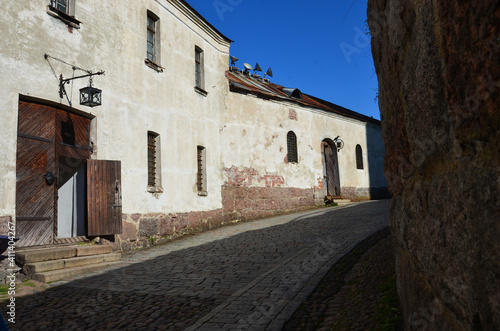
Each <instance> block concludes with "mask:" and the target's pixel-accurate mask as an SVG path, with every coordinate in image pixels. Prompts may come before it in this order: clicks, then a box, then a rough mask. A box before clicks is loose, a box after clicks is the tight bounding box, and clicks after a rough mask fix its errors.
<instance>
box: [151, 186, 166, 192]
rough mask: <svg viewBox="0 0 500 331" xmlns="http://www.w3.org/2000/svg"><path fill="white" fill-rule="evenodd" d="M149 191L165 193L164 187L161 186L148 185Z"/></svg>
mask: <svg viewBox="0 0 500 331" xmlns="http://www.w3.org/2000/svg"><path fill="white" fill-rule="evenodd" d="M148 192H149V193H163V187H161V186H148Z"/></svg>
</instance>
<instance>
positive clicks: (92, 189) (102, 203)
mask: <svg viewBox="0 0 500 331" xmlns="http://www.w3.org/2000/svg"><path fill="white" fill-rule="evenodd" d="M87 215H88V222H87V235H88V236H103V235H112V234H118V233H121V232H122V196H121V162H120V161H105V160H87Z"/></svg>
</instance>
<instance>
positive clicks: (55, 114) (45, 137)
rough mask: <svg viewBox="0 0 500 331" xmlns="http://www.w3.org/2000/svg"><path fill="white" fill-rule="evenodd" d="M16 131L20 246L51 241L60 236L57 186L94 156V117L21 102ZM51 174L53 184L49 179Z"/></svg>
mask: <svg viewBox="0 0 500 331" xmlns="http://www.w3.org/2000/svg"><path fill="white" fill-rule="evenodd" d="M17 132H18V134H17V135H18V137H17V161H16V176H17V181H16V235H17V236H22V237H23V239H22V240H20V241H19V242H18V246H35V245H44V244H51V243H53V241H54V239H55V238H56V237H57V234H58V231H57V226H58V222H57V220H58V217H57V215H58V194H59V192H58V191H59V190H58V189H59V187H60V186H61V185H62V184H63V178H65V177H68V174H69V175H71V171H73V169H72V167H71V165H74V164H75V162H81V160H82V159H83V160H85V159H88V158H90V154H91V148H90V147H89V144H90V134H89V133H90V119H89V118H86V117H83V116H79V115H76V114H74V113H70V112H68V111H64V110H61V109H57V108H54V107H50V106H47V105H42V104H37V103H30V102H25V101H20V102H19V109H18V130H17ZM73 168H74V167H73ZM49 172H50V173H51V174H52V175H53V179H54V180H53V181H52V182H48V181H47V180H46V176H47V174H48V173H49ZM69 208H71V207H69ZM69 221H71V220H69Z"/></svg>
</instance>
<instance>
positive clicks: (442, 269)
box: [368, 0, 500, 330]
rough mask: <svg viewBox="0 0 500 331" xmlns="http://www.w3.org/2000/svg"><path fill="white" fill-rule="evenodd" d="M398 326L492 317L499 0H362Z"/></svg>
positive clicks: (499, 116) (498, 265)
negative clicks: (387, 197) (386, 191)
mask: <svg viewBox="0 0 500 331" xmlns="http://www.w3.org/2000/svg"><path fill="white" fill-rule="evenodd" d="M368 24H369V26H370V31H371V35H372V52H373V59H374V63H375V68H376V71H377V75H378V79H379V105H380V111H381V119H382V128H383V139H384V144H385V147H386V154H385V155H386V157H385V173H386V178H387V180H388V184H389V188H390V190H391V192H392V194H393V198H392V200H391V205H390V227H391V232H392V234H393V236H394V240H395V251H396V258H397V261H396V266H397V267H396V268H397V274H398V289H399V295H400V298H401V303H402V306H403V315H404V324H405V325H404V329H405V330H496V329H498V326H499V325H500V278H499V277H500V276H499V275H500V262H499V261H500V240H499V239H498V238H499V237H500V226H499V224H500V223H499V220H500V130H499V128H500V112H499V109H500V61H499V54H500V39H499V38H498V36H499V27H500V6H499V4H498V1H452V0H428V1H403V0H369V1H368Z"/></svg>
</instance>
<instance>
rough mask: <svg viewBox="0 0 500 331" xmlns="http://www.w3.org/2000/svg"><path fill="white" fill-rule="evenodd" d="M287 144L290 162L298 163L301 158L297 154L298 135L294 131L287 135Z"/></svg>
mask: <svg viewBox="0 0 500 331" xmlns="http://www.w3.org/2000/svg"><path fill="white" fill-rule="evenodd" d="M286 145H287V151H288V155H287V156H288V157H287V159H288V162H291V163H298V162H299V158H298V156H297V136H296V135H295V133H293V131H290V132H288V134H287V135H286Z"/></svg>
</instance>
